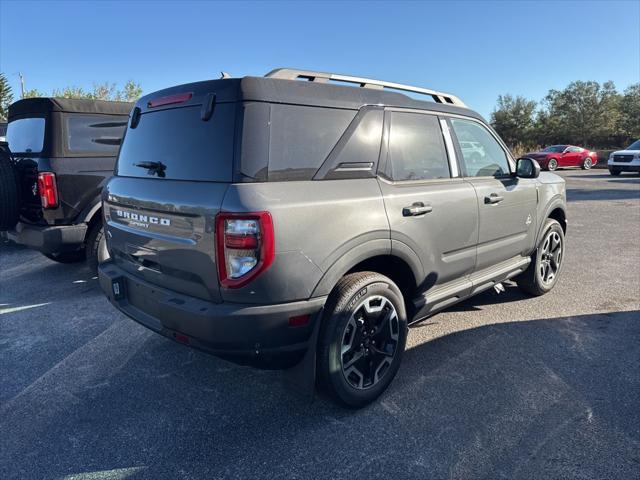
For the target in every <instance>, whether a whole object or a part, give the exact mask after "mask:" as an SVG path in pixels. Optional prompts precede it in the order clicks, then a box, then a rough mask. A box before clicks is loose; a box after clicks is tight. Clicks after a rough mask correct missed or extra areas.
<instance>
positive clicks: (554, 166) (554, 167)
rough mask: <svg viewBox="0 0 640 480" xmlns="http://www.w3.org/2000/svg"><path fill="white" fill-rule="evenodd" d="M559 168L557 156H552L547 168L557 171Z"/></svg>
mask: <svg viewBox="0 0 640 480" xmlns="http://www.w3.org/2000/svg"><path fill="white" fill-rule="evenodd" d="M557 169H558V160H556V159H555V158H552V159H551V160H549V162H548V163H547V170H549V171H550V172H555V171H556V170H557Z"/></svg>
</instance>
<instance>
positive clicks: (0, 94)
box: [0, 73, 13, 121]
mask: <svg viewBox="0 0 640 480" xmlns="http://www.w3.org/2000/svg"><path fill="white" fill-rule="evenodd" d="M12 103H13V92H12V91H11V85H9V82H8V81H7V77H5V75H4V73H0V120H2V121H6V120H7V117H8V116H9V105H11V104H12Z"/></svg>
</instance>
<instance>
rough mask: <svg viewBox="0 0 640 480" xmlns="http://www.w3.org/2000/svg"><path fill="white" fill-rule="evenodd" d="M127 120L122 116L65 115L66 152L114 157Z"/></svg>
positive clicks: (126, 117)
mask: <svg viewBox="0 0 640 480" xmlns="http://www.w3.org/2000/svg"><path fill="white" fill-rule="evenodd" d="M128 118H129V117H128V116H124V115H122V116H118V115H71V114H68V115H66V116H65V125H66V133H67V139H66V147H67V150H68V151H69V152H71V153H88V154H100V155H105V156H116V155H117V154H118V149H119V148H120V144H121V143H122V136H123V135H124V131H125V128H126V127H127V120H128Z"/></svg>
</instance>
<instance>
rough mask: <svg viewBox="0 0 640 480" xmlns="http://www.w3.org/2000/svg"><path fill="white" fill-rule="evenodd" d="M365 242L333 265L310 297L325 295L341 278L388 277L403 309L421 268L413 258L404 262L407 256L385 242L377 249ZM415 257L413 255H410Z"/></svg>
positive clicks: (409, 300) (418, 282)
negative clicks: (372, 274)
mask: <svg viewBox="0 0 640 480" xmlns="http://www.w3.org/2000/svg"><path fill="white" fill-rule="evenodd" d="M371 243H372V242H367V244H368V245H367V244H365V245H366V248H365V249H360V248H359V249H357V250H362V251H360V252H359V251H354V250H352V251H350V252H348V253H346V254H345V255H343V256H342V257H341V258H340V259H339V260H338V261H336V262H335V263H334V264H333V265H332V266H331V267H330V268H329V269H328V270H327V272H326V273H325V274H324V276H323V277H322V279H321V280H320V282H319V283H318V285H317V286H316V288H315V289H314V291H313V296H319V295H328V294H329V293H331V291H332V290H333V288H334V287H335V285H336V284H337V283H338V282H339V281H340V279H341V278H342V277H344V276H345V275H347V274H350V273H355V272H365V271H371V272H376V273H380V274H382V275H385V276H387V277H389V278H390V279H391V280H392V281H393V282H394V283H395V284H396V285H397V286H398V288H399V289H400V291H401V292H402V295H403V297H404V300H405V304H406V305H407V306H410V305H411V300H412V299H413V296H414V293H415V291H416V289H417V288H418V285H419V284H420V281H419V279H420V278H421V277H420V275H421V272H420V268H421V264H420V262H419V260H418V259H417V258H415V259H413V258H406V257H407V255H408V254H407V253H406V252H403V251H397V250H394V251H393V252H392V251H391V249H390V248H389V244H388V240H387V241H386V242H385V244H384V246H383V244H381V243H379V244H378V245H377V246H375V247H374V246H373V245H371ZM414 255H415V254H414Z"/></svg>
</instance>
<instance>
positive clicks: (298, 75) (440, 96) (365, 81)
mask: <svg viewBox="0 0 640 480" xmlns="http://www.w3.org/2000/svg"><path fill="white" fill-rule="evenodd" d="M265 77H269V78H280V79H283V80H298V79H306V80H309V81H311V82H318V83H327V82H329V81H335V82H345V83H355V84H358V85H360V86H361V87H363V88H374V89H377V90H382V89H384V88H391V89H393V90H402V91H405V92H413V93H420V94H423V95H428V96H430V97H431V98H433V100H434V101H435V102H436V103H447V104H449V105H455V106H458V107H466V105H465V104H464V102H463V101H462V100H460V99H459V98H458V97H456V96H455V95H451V94H450V93H444V92H438V91H435V90H430V89H428V88H421V87H413V86H411V85H403V84H401V83H393V82H385V81H384V80H374V79H372V78H364V77H352V76H350V75H339V74H337V73H326V72H314V71H312V70H296V69H294V68H276V69H275V70H271V71H270V72H269V73H267V74H266V75H265Z"/></svg>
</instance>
